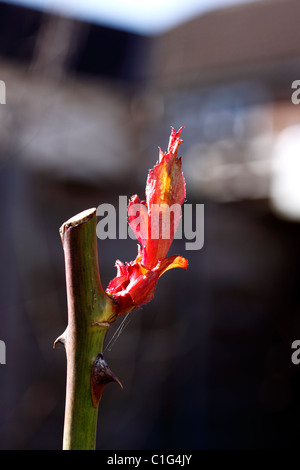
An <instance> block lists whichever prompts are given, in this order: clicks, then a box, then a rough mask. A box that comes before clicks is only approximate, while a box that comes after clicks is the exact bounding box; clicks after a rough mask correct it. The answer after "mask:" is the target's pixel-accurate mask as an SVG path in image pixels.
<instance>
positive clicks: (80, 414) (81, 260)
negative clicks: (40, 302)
mask: <svg viewBox="0 0 300 470" xmlns="http://www.w3.org/2000/svg"><path fill="white" fill-rule="evenodd" d="M60 234H61V239H62V244H63V249H64V257H65V271H66V285H67V302H68V326H67V329H66V331H65V332H64V334H63V335H62V336H60V337H59V338H58V339H57V340H56V342H55V343H54V344H56V343H57V342H62V343H64V345H65V349H66V356H67V386H66V405H65V422H64V436H63V449H64V450H91V449H95V443H96V432H97V419H98V404H99V400H100V397H101V394H100V397H98V399H97V400H95V399H93V396H92V388H91V382H92V374H93V367H94V363H95V359H96V358H97V356H98V354H99V353H101V352H102V350H103V342H104V338H105V334H106V332H107V330H108V328H109V325H110V323H111V322H112V321H114V319H115V317H114V312H113V303H112V301H111V299H110V298H109V297H108V296H107V295H106V294H105V292H104V291H103V289H102V286H101V282H100V275H99V269H98V255H97V238H96V209H90V210H87V211H84V212H82V213H80V214H78V215H77V216H75V217H72V218H71V219H69V220H68V221H67V222H65V223H64V224H63V225H62V227H61V228H60ZM108 370H109V369H108ZM111 376H112V377H113V375H112V374H111ZM101 391H102V389H101Z"/></svg>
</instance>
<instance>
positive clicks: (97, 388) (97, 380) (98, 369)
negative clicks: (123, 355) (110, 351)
mask: <svg viewBox="0 0 300 470" xmlns="http://www.w3.org/2000/svg"><path fill="white" fill-rule="evenodd" d="M109 382H116V383H117V384H119V385H120V387H121V388H123V385H122V384H121V382H120V380H119V379H118V378H117V377H116V376H115V375H114V374H113V373H112V371H111V370H110V368H109V367H108V364H107V362H106V361H105V359H104V357H103V355H102V354H98V356H97V357H96V359H95V361H94V364H93V367H92V373H91V392H92V401H93V405H94V407H95V408H97V406H98V404H99V401H100V400H101V396H102V392H103V389H104V387H105V385H107V384H108V383H109Z"/></svg>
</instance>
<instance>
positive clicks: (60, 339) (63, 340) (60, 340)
mask: <svg viewBox="0 0 300 470" xmlns="http://www.w3.org/2000/svg"><path fill="white" fill-rule="evenodd" d="M67 330H68V327H67V328H66V329H65V331H64V332H63V334H62V335H60V336H59V337H58V338H56V340H55V341H54V343H53V349H55V347H56V345H57V344H58V343H61V344H63V345H64V346H65V344H66V339H67Z"/></svg>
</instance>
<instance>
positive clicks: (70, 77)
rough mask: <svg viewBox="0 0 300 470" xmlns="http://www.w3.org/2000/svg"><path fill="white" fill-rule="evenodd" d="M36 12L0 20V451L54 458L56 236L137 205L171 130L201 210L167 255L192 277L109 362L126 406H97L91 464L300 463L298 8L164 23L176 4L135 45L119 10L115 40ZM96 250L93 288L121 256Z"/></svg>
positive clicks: (245, 7)
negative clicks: (196, 242) (86, 218)
mask: <svg viewBox="0 0 300 470" xmlns="http://www.w3.org/2000/svg"><path fill="white" fill-rule="evenodd" d="M32 3H35V2H31V4H29V5H25V2H22V4H21V3H19V4H17V3H9V2H7V3H4V2H0V79H1V80H3V81H4V82H5V84H6V104H5V105H4V104H1V105H0V193H1V205H0V213H1V221H2V222H1V230H0V252H1V258H0V259H1V271H0V311H1V317H0V319H1V321H0V339H1V340H3V341H5V343H6V355H7V356H6V364H5V365H4V364H2V365H0V448H1V449H60V448H61V442H62V431H63V418H64V399H65V373H66V360H65V353H64V350H63V348H59V347H57V348H56V349H55V350H53V348H52V346H53V341H54V340H55V338H56V337H57V336H59V335H60V334H61V333H62V332H63V331H64V329H65V327H66V322H67V307H66V291H65V274H64V259H63V251H62V246H61V241H60V237H59V232H58V230H59V227H60V226H61V224H62V223H63V222H64V221H65V220H67V219H68V218H70V217H71V216H73V215H75V214H77V213H78V212H80V211H82V210H84V209H87V208H90V207H97V206H98V205H100V204H102V203H112V204H115V205H116V207H117V205H118V198H119V195H126V196H127V197H130V196H131V195H132V194H136V193H137V194H139V195H140V197H141V198H142V197H143V195H144V187H145V181H146V177H147V172H148V169H149V168H151V167H152V166H153V165H154V163H155V162H156V160H157V158H158V146H160V147H162V149H163V150H166V147H167V144H168V139H169V134H170V127H171V126H174V127H175V128H179V127H180V126H181V125H184V126H185V129H184V131H183V134H182V137H183V139H184V143H183V144H182V145H181V147H180V153H181V154H182V155H183V171H184V175H185V178H186V182H187V202H188V203H189V204H193V205H195V204H204V205H205V228H204V230H205V242H204V247H203V248H202V249H201V250H199V251H185V240H184V239H183V240H175V241H174V244H173V246H172V249H171V251H172V253H177V254H181V255H183V256H186V257H187V258H188V260H189V264H190V265H189V268H188V271H187V272H184V271H182V270H173V271H170V272H168V273H167V274H166V275H165V276H163V277H162V278H161V279H160V281H159V284H158V287H157V290H156V294H155V298H154V299H153V301H152V302H151V303H150V304H148V305H146V306H145V307H144V308H143V309H141V310H139V311H136V312H135V313H133V314H132V315H131V316H130V317H128V320H127V321H126V324H125V326H126V327H125V328H124V329H123V331H122V333H121V334H120V335H119V336H118V338H117V340H116V341H115V342H114V343H113V345H112V347H110V346H109V345H106V350H105V357H106V360H107V362H108V363H109V364H110V367H111V368H112V370H113V371H114V373H115V374H116V375H117V376H118V377H119V379H120V380H121V382H122V383H123V385H124V390H121V389H120V388H119V387H118V386H117V385H114V384H112V385H109V386H108V387H107V388H106V390H105V391H104V394H103V398H102V403H101V407H100V413H99V431H98V438H97V441H98V442H97V448H98V449H114V450H115V449H158V450H159V449H174V450H176V449H275V448H276V449H278V448H282V449H293V448H296V446H298V442H299V439H300V428H299V422H300V365H299V366H297V365H294V364H293V363H292V361H291V354H292V352H293V351H292V349H291V344H292V342H293V341H294V340H297V339H300V244H299V241H300V225H299V222H300V164H299V159H300V131H299V129H300V106H297V104H293V103H292V100H291V96H292V93H293V91H294V90H293V89H292V83H293V81H294V80H297V79H300V28H299V20H300V4H299V2H298V1H297V0H272V1H271V0H259V1H252V2H245V1H244V2H232V4H228V3H229V2H225V1H224V2H221V1H219V2H218V4H217V2H216V5H213V3H214V2H211V8H209V7H208V3H206V4H205V2H201V0H199V1H198V5H196V6H197V8H196V9H195V10H194V11H193V13H191V12H190V13H189V16H185V15H184V14H182V15H181V16H180V15H179V17H178V15H177V17H176V18H175V19H174V22H173V24H170V23H172V22H171V21H170V17H171V16H172V15H171V13H174V11H176V2H174V1H173V2H172V5H173V7H172V8H170V7H169V6H168V5H167V7H168V8H167V10H166V11H165V12H162V11H161V10H159V5H158V3H157V2H153V9H155V8H158V10H157V12H158V13H156V18H157V21H156V22H154V23H152V26H151V27H150V26H149V25H148V28H147V27H146V26H143V24H142V21H141V20H138V21H137V23H138V26H137V25H135V27H134V26H133V23H134V20H135V13H130V14H129V15H128V11H129V4H130V3H131V2H123V3H124V5H125V6H126V7H127V5H126V4H127V3H128V9H127V10H128V11H127V16H129V19H130V21H131V24H130V25H127V26H126V25H125V21H124V23H122V21H119V23H117V22H116V24H114V23H113V20H112V21H110V22H109V21H107V19H106V20H105V18H104V17H103V20H101V12H100V14H98V15H96V14H95V17H93V13H90V14H89V16H80V14H79V13H76V12H75V13H74V12H73V11H72V12H71V13H69V11H68V9H67V8H66V9H65V11H58V10H57V9H56V5H53V8H50V7H51V2H48V3H47V8H45V7H44V6H41V7H38V6H35V5H32ZM99 3H101V2H99ZM110 3H112V4H113V3H114V2H110ZM141 3H142V2H141ZM159 3H160V5H162V4H163V3H164V2H163V1H161V2H159ZM185 3H186V4H187V5H188V2H185ZM194 3H195V2H194ZM233 3H234V4H233ZM41 4H42V2H41ZM73 4H74V5H77V3H76V2H73ZM167 4H168V2H167ZM99 8H100V7H99ZM144 8H145V12H144V14H143V15H142V17H143V19H147V16H149V18H150V14H149V13H148V11H147V10H146V6H145V7H144ZM125 10H126V8H125ZM153 11H154V10H153ZM139 12H140V9H139V8H138V7H136V19H138V14H139ZM119 16H121V19H122V11H119ZM123 18H124V19H125V12H123ZM164 25H165V26H164ZM143 27H144V30H143ZM156 27H157V28H156ZM98 244H99V246H98V249H99V265H100V271H101V279H102V284H103V286H104V287H106V286H107V284H108V282H109V281H110V279H111V278H113V277H114V275H115V268H114V262H115V260H116V259H117V258H119V259H121V260H123V261H130V260H131V259H134V257H135V255H136V242H135V241H133V240H130V239H128V240H109V239H107V240H103V241H100V240H99V241H98ZM120 323H121V322H120V321H118V322H116V324H114V325H113V327H112V328H111V331H110V333H109V337H108V340H109V339H110V338H111V337H112V336H113V334H114V332H115V331H116V329H117V328H118V326H119V325H120Z"/></svg>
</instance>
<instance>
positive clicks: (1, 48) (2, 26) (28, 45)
mask: <svg viewBox="0 0 300 470" xmlns="http://www.w3.org/2000/svg"><path fill="white" fill-rule="evenodd" d="M42 18H43V13H42V12H40V11H36V10H31V9H29V8H22V7H18V6H15V5H8V4H6V3H0V55H2V56H4V57H8V58H12V59H17V60H21V61H25V62H26V61H30V60H31V58H32V55H33V51H34V48H35V43H36V39H37V35H38V31H39V29H40V26H41V23H42Z"/></svg>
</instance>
